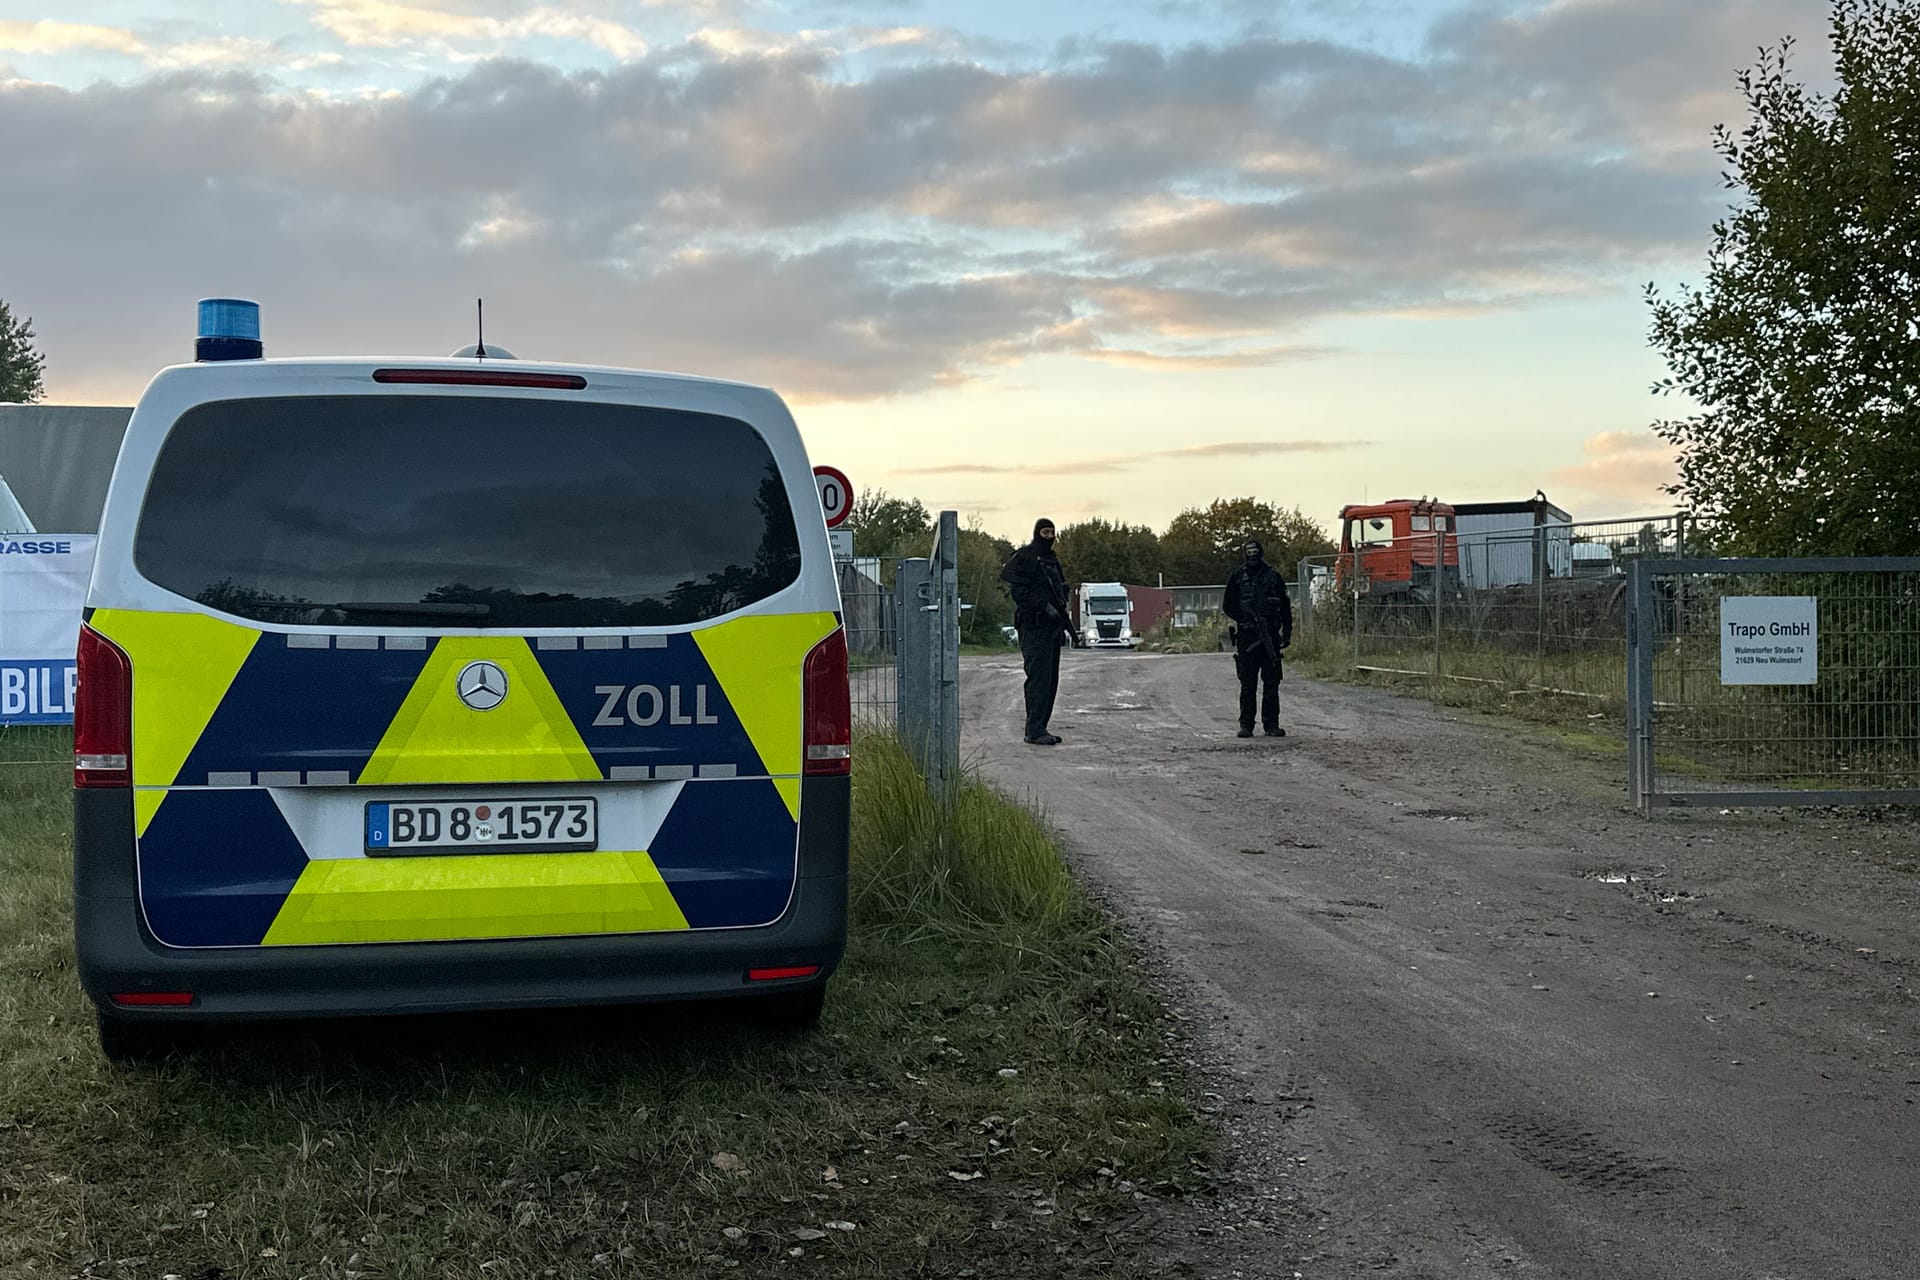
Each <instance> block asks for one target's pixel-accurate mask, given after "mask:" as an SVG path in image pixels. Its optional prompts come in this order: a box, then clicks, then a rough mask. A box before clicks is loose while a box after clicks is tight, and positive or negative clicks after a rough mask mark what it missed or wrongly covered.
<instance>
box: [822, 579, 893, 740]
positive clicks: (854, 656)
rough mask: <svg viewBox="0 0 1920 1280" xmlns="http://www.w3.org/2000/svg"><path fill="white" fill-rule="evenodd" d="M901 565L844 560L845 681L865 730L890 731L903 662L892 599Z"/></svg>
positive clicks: (841, 606)
mask: <svg viewBox="0 0 1920 1280" xmlns="http://www.w3.org/2000/svg"><path fill="white" fill-rule="evenodd" d="M899 563H900V562H899V561H898V560H897V559H893V558H880V557H867V558H860V559H854V560H843V561H841V562H840V563H839V564H838V565H837V566H836V568H837V569H838V571H839V577H840V611H841V616H842V617H843V618H844V619H845V623H846V628H847V679H848V683H849V685H850V693H851V695H852V699H853V718H854V720H855V722H856V723H858V724H862V725H866V726H870V727H871V726H879V727H884V728H892V727H893V723H894V710H895V698H896V689H897V684H898V681H897V671H898V664H899V659H900V620H899V610H898V605H897V604H896V602H895V598H894V590H893V588H894V580H895V576H896V573H897V571H898V568H899Z"/></svg>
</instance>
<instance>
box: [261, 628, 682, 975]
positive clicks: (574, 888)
mask: <svg viewBox="0 0 1920 1280" xmlns="http://www.w3.org/2000/svg"><path fill="white" fill-rule="evenodd" d="M496 661H497V659H496ZM686 927H687V918H686V916H685V915H683V914H681V911H680V907H679V904H678V903H676V902H675V901H674V900H673V893H672V891H671V890H669V889H668V888H667V885H666V881H664V880H662V879H661V878H660V872H659V871H658V870H657V869H656V868H655V867H654V865H653V859H652V858H650V857H648V856H647V855H646V854H645V853H608V852H602V853H549V854H531V853H516V854H473V855H461V856H456V857H446V858H434V857H420V858H337V859H330V860H325V861H317V862H309V863H308V864H307V869H306V870H305V871H303V872H301V873H300V879H299V881H298V882H297V883H295V885H294V886H293V892H292V893H290V894H288V895H287V900H286V902H285V903H283V904H282V905H281V907H280V914H279V915H277V916H275V917H274V921H273V927H272V928H270V929H268V930H267V936H266V938H265V939H263V941H264V942H265V944H266V945H268V946H304V945H314V944H319V943H329V942H431V941H442V940H447V939H457V938H468V939H472V938H527V937H553V936H561V935H568V934H589V933H655V932H660V931H663V930H669V929H685V928H686Z"/></svg>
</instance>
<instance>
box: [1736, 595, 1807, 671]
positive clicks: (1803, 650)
mask: <svg viewBox="0 0 1920 1280" xmlns="http://www.w3.org/2000/svg"><path fill="white" fill-rule="evenodd" d="M1819 675H1820V601H1819V599H1818V598H1817V597H1814V596H1726V597H1724V598H1723V599H1722V600H1721V601H1720V683H1721V684H1812V683H1814V682H1815V680H1817V679H1818V678H1819Z"/></svg>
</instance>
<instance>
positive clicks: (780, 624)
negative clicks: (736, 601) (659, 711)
mask: <svg viewBox="0 0 1920 1280" xmlns="http://www.w3.org/2000/svg"><path fill="white" fill-rule="evenodd" d="M833 628H834V621H833V615H832V614H830V613H799V614H773V615H755V616H749V617H745V618H735V619H734V620H733V621H732V622H723V623H721V624H720V625H719V626H717V627H708V628H706V629H705V630H702V631H696V632H694V633H693V638H694V640H695V641H697V642H698V643H699V645H700V652H701V653H702V654H704V655H705V656H706V659H707V665H708V666H709V667H712V668H713V674H714V677H715V678H716V679H717V680H719V681H720V687H721V688H722V689H724V690H726V694H727V701H728V702H730V703H732V704H733V710H734V714H735V715H737V716H739V717H740V724H741V727H743V728H744V729H746V731H747V737H748V738H750V739H752V741H753V748H754V750H755V751H758V752H759V753H760V761H761V763H762V764H764V765H765V766H766V769H767V772H768V773H770V774H773V775H774V776H775V777H776V778H781V777H783V776H784V778H785V781H783V782H780V783H779V784H778V785H779V788H780V798H781V799H783V800H785V801H786V802H787V812H788V813H789V814H790V815H792V816H793V817H794V818H795V819H796V820H797V819H798V818H799V816H800V785H799V773H800V764H801V761H800V733H801V725H800V716H801V705H802V704H801V687H800V664H801V663H802V662H804V661H805V660H806V657H807V651H808V650H810V649H812V648H813V646H814V645H816V644H818V643H820V641H821V640H822V639H824V638H825V637H826V636H827V635H829V634H830V633H831V632H832V631H833Z"/></svg>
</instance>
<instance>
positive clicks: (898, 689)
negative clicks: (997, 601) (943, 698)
mask: <svg viewBox="0 0 1920 1280" xmlns="http://www.w3.org/2000/svg"><path fill="white" fill-rule="evenodd" d="M932 596H933V583H932V573H931V565H930V563H929V562H928V561H926V560H923V559H918V558H916V559H912V560H902V561H901V562H900V563H899V564H898V565H896V566H895V567H894V571H893V608H894V617H895V619H896V623H897V625H896V627H895V629H894V635H895V637H896V641H895V648H894V659H893V725H894V732H895V733H896V734H898V735H899V738H900V742H901V744H902V745H903V746H905V747H906V749H907V754H908V755H909V756H911V757H912V758H913V762H914V764H916V765H918V766H919V767H920V769H921V771H922V772H923V773H924V772H925V770H926V764H927V738H928V734H929V731H930V729H931V725H930V723H929V721H930V719H931V717H930V715H929V708H930V706H931V704H932V698H931V696H930V694H931V686H932V679H931V676H932V671H931V668H930V664H929V661H928V659H929V657H930V656H931V654H932V650H933V646H932V643H931V638H930V636H929V635H928V632H927V618H928V616H929V615H928V614H927V612H926V610H927V608H928V607H929V605H930V604H931V602H932Z"/></svg>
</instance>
